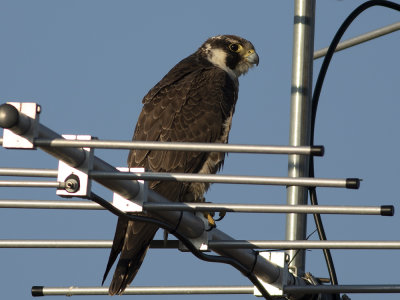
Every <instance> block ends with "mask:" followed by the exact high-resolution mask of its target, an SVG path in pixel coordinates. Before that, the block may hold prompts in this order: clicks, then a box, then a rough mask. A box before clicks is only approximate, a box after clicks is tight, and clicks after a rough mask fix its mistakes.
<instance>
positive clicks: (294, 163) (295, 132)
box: [286, 0, 315, 276]
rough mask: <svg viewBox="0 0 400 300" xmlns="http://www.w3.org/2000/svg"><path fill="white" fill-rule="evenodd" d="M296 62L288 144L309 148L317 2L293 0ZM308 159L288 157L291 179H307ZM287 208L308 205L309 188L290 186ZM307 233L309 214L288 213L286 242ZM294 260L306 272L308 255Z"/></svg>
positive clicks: (294, 265)
mask: <svg viewBox="0 0 400 300" xmlns="http://www.w3.org/2000/svg"><path fill="white" fill-rule="evenodd" d="M294 3H295V5H294V26H293V53H292V57H293V59H292V60H293V61H292V80H291V99H290V100H291V104H290V130H289V145H291V146H308V145H310V126H311V94H312V70H313V49H314V23H315V0H295V1H294ZM308 162H309V160H308V156H304V155H289V159H288V175H289V177H306V176H308ZM286 199H287V200H286V202H287V204H288V205H302V204H307V189H306V188H304V187H301V186H298V185H292V186H288V188H287V197H286ZM306 234H307V215H305V214H288V215H287V217H286V239H287V240H304V239H305V238H306ZM288 254H289V256H290V257H292V258H293V260H292V262H291V265H290V266H291V267H292V268H293V269H294V273H295V274H296V275H298V276H302V275H303V274H304V273H305V252H304V251H299V252H297V253H296V252H295V251H294V250H290V251H288Z"/></svg>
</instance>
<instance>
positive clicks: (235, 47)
mask: <svg viewBox="0 0 400 300" xmlns="http://www.w3.org/2000/svg"><path fill="white" fill-rule="evenodd" d="M229 49H230V50H231V51H233V52H240V51H241V50H242V45H240V44H230V45H229Z"/></svg>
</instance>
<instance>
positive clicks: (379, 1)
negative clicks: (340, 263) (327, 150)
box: [309, 0, 400, 285]
mask: <svg viewBox="0 0 400 300" xmlns="http://www.w3.org/2000/svg"><path fill="white" fill-rule="evenodd" d="M373 6H383V7H387V8H391V9H394V10H397V11H400V5H399V4H397V3H394V2H390V1H384V0H372V1H367V2H365V3H363V4H361V5H360V6H358V7H357V8H356V9H355V10H353V12H352V13H351V14H350V15H349V16H348V17H347V18H346V19H345V21H344V22H343V23H342V25H341V26H340V28H339V29H338V31H337V32H336V34H335V36H334V38H333V40H332V42H331V44H330V46H329V48H328V51H327V53H326V55H325V58H324V61H323V63H322V66H321V69H320V72H319V74H318V79H317V81H316V84H315V88H314V93H313V97H312V110H311V116H312V117H311V134H310V136H311V140H310V145H311V146H312V145H314V133H315V120H316V115H317V108H318V103H319V98H320V94H321V90H322V85H323V83H324V79H325V76H326V73H327V71H328V67H329V64H330V61H331V59H332V57H333V54H334V52H335V49H336V47H337V45H338V44H339V41H340V39H341V38H342V36H343V34H344V33H345V31H346V30H347V28H348V27H349V26H350V24H351V23H352V22H353V21H354V20H355V19H356V18H357V17H358V16H359V15H360V14H361V13H362V12H363V11H365V10H366V9H368V8H370V7H373ZM309 176H310V177H314V157H313V156H311V158H310V164H309ZM309 193H310V201H311V204H312V205H318V200H317V193H316V188H315V187H311V188H309ZM314 220H315V224H316V227H317V230H318V235H319V238H320V239H321V240H326V235H325V230H324V227H323V225H322V220H321V216H320V215H319V214H314ZM324 256H325V260H326V264H327V267H328V272H329V276H330V279H331V283H332V285H337V284H338V281H337V276H336V271H335V267H334V264H333V260H332V256H331V253H330V250H329V249H324Z"/></svg>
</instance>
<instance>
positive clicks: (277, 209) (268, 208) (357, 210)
mask: <svg viewBox="0 0 400 300" xmlns="http://www.w3.org/2000/svg"><path fill="white" fill-rule="evenodd" d="M0 208H31V209H91V210H99V209H104V208H103V207H101V206H100V205H98V204H97V203H93V202H89V201H66V200H58V201H57V200H53V201H50V200H5V199H3V200H0ZM143 209H144V210H146V211H175V210H177V211H205V212H232V213H233V212H241V213H306V214H315V213H317V214H347V215H382V216H392V215H393V214H394V208H393V206H391V205H384V206H344V205H343V206H333V205H331V206H329V205H320V206H309V205H296V206H293V205H271V204H229V203H225V204H217V203H151V202H144V203H143Z"/></svg>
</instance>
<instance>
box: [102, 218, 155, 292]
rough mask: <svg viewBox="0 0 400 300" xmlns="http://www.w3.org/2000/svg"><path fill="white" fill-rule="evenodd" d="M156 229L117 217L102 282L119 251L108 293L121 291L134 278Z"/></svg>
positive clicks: (149, 225)
mask: <svg viewBox="0 0 400 300" xmlns="http://www.w3.org/2000/svg"><path fill="white" fill-rule="evenodd" d="M157 229H158V227H157V226H154V225H151V224H148V223H142V222H134V221H128V220H127V219H125V218H121V217H120V218H118V224H117V228H116V230H115V236H114V241H113V245H112V248H111V252H110V257H109V259H108V263H107V267H106V271H105V273H104V277H103V283H104V281H105V279H106V277H107V275H108V272H109V271H110V269H111V267H112V265H113V264H114V262H115V260H116V259H117V257H118V254H119V253H120V252H121V255H120V258H119V261H118V264H117V267H116V268H115V272H114V276H113V279H112V281H111V284H110V287H109V290H108V293H109V294H110V295H115V294H121V293H123V292H124V290H125V288H126V287H127V286H128V285H129V284H130V283H131V282H132V280H133V279H134V278H135V276H136V273H137V272H138V270H139V268H140V266H141V265H142V262H143V259H144V257H145V255H146V252H147V249H148V248H149V246H150V242H151V241H152V240H153V238H154V235H155V234H156V231H157Z"/></svg>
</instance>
